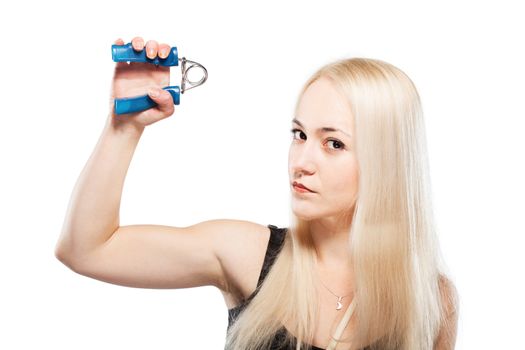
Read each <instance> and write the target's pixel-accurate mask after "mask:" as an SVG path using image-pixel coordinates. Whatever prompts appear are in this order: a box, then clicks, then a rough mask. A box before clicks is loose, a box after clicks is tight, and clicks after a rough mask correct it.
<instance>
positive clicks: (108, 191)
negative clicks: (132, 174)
mask: <svg viewBox="0 0 525 350" xmlns="http://www.w3.org/2000/svg"><path fill="white" fill-rule="evenodd" d="M143 131H144V128H143V127H137V126H134V125H132V124H130V123H122V122H118V121H117V120H115V119H114V118H113V117H110V118H108V120H107V122H106V125H105V126H104V129H103V131H102V134H101V136H100V137H99V140H98V142H97V144H96V146H95V149H94V150H93V153H92V154H91V156H90V157H89V159H88V161H87V163H86V165H85V166H84V168H83V170H82V172H81V173H80V176H79V177H78V180H77V182H76V184H75V187H74V189H73V192H72V195H71V198H70V201H69V205H68V208H67V213H66V216H65V220H64V223H63V227H62V231H61V234H60V237H59V240H58V242H57V244H56V248H55V255H56V256H57V257H58V258H59V259H61V260H67V261H68V262H71V263H73V262H76V261H79V260H81V259H82V258H83V257H84V256H86V254H87V253H89V252H90V251H92V250H93V249H95V248H96V247H98V246H99V245H101V244H103V243H104V242H106V241H107V240H108V239H109V238H110V237H111V235H112V234H113V232H115V230H116V229H117V228H118V227H119V210H120V200H121V196H122V188H123V186H124V180H125V178H126V173H127V170H128V168H129V164H130V163H131V159H132V157H133V153H134V152H135V148H136V147H137V144H138V142H139V140H140V137H141V135H142V133H143Z"/></svg>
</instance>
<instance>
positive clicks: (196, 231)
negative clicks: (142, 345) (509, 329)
mask: <svg viewBox="0 0 525 350" xmlns="http://www.w3.org/2000/svg"><path fill="white" fill-rule="evenodd" d="M115 43H116V44H120V45H122V44H123V41H122V40H120V39H119V40H117V41H116V42H115ZM132 44H133V47H134V48H135V49H136V50H142V49H144V41H143V40H142V38H140V37H136V38H134V39H133V40H132ZM145 48H146V50H147V54H148V56H149V57H150V58H154V57H155V55H157V54H158V55H159V56H160V57H161V58H163V57H166V55H167V54H168V53H169V46H168V45H166V44H158V43H157V42H156V41H154V40H150V41H148V42H147V43H146V45H145ZM168 84H169V69H168V68H165V67H155V66H153V65H148V64H144V63H130V64H127V63H117V64H116V69H115V75H114V80H113V87H112V95H111V100H110V108H112V101H113V99H114V98H117V97H124V96H133V95H138V94H141V93H143V91H144V90H145V89H146V88H150V87H159V86H166V85H168ZM155 90H156V91H157V92H158V93H159V94H158V95H154V94H153V93H150V96H151V98H152V99H154V100H155V101H156V102H157V104H158V107H156V108H152V109H149V110H146V111H143V112H140V113H135V114H134V115H133V116H131V117H130V116H129V115H128V116H126V117H121V116H118V115H114V114H113V113H112V112H111V113H110V115H109V118H108V120H107V123H106V126H105V128H104V131H103V133H102V136H101V138H100V139H99V142H98V144H97V146H96V148H95V151H94V153H93V155H92V156H91V158H90V159H89V161H88V163H87V165H86V167H85V168H84V170H83V172H82V174H81V176H80V178H79V180H78V182H77V184H76V187H75V190H74V192H73V196H72V199H71V202H70V205H69V210H68V213H67V216H66V221H65V224H64V228H63V231H62V234H61V237H60V238H59V241H58V243H57V248H56V256H57V257H58V258H59V259H60V260H61V261H62V262H63V263H65V264H66V265H67V266H69V267H70V268H72V269H73V270H75V271H77V272H78V273H81V274H84V275H87V276H90V277H93V278H97V279H100V280H104V281H108V282H111V283H116V284H121V285H127V286H134V287H145V288H189V287H197V286H203V285H214V286H216V287H217V288H219V289H220V290H221V292H222V293H223V295H224V297H225V301H226V304H227V306H228V308H229V325H228V332H227V337H226V348H227V349H232V350H241V349H242V350H245V349H303V348H305V349H307V348H310V349H316V350H318V349H325V348H326V349H335V348H337V349H363V348H366V349H409V350H416V349H417V350H421V349H436V350H447V349H453V348H454V343H455V337H456V329H457V316H458V312H457V309H458V296H457V292H456V290H455V288H454V285H453V283H452V282H451V280H450V279H449V278H448V277H447V276H446V274H445V264H444V261H443V259H442V257H441V253H440V248H439V243H438V239H437V235H436V232H435V226H434V222H433V220H434V218H433V213H432V204H431V191H430V179H429V172H428V163H427V151H426V139H425V130H424V121H423V114H422V110H421V105H420V100H419V96H418V93H417V91H416V89H415V87H414V85H413V83H412V81H411V80H410V79H409V78H408V77H407V76H406V75H405V74H404V73H403V72H402V71H401V70H399V69H398V68H396V67H394V66H392V65H390V64H388V63H386V62H383V61H379V60H374V59H365V58H352V59H345V60H339V61H336V62H332V63H330V64H327V65H326V66H324V67H321V68H320V69H319V70H318V71H317V72H315V74H314V75H313V76H312V77H311V78H310V79H309V80H308V81H307V82H306V84H305V85H304V87H303V89H302V91H301V92H300V94H299V98H298V100H297V105H296V108H295V114H294V117H293V120H292V130H291V131H292V136H293V139H292V143H291V145H290V150H289V169H288V170H289V178H290V189H291V191H292V194H293V195H292V197H291V198H292V200H291V209H292V213H291V215H292V218H293V222H292V225H291V227H290V228H278V227H276V226H273V225H260V224H257V223H253V222H248V221H243V220H226V219H224V220H209V221H205V222H201V223H198V224H195V225H192V226H189V227H183V228H179V227H168V226H159V225H131V226H123V227H119V220H118V211H119V202H120V197H121V191H122V185H123V182H124V178H125V174H126V171H127V168H128V166H129V163H130V161H131V157H132V155H133V152H134V149H135V147H136V145H137V143H138V140H139V139H140V135H141V134H142V132H143V130H144V128H145V127H146V126H147V125H150V124H152V123H154V122H156V121H158V120H161V119H163V118H166V117H168V116H170V115H172V114H173V112H174V107H173V100H172V99H171V96H170V94H169V93H168V92H166V91H163V90H161V89H158V88H157V89H155ZM152 92H154V91H152ZM88 194H89V195H88ZM146 262H147V263H146Z"/></svg>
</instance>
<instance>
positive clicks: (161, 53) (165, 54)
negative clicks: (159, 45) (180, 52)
mask: <svg viewBox="0 0 525 350" xmlns="http://www.w3.org/2000/svg"><path fill="white" fill-rule="evenodd" d="M160 56H162V57H166V56H168V50H166V49H164V50H161V51H160Z"/></svg>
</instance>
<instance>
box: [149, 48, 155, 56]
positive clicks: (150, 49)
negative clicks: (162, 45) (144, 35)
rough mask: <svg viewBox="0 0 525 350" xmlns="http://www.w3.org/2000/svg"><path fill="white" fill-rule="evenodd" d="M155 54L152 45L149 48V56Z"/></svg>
mask: <svg viewBox="0 0 525 350" xmlns="http://www.w3.org/2000/svg"><path fill="white" fill-rule="evenodd" d="M153 55H155V50H153V48H152V47H150V48H149V49H148V56H150V57H152V56H153Z"/></svg>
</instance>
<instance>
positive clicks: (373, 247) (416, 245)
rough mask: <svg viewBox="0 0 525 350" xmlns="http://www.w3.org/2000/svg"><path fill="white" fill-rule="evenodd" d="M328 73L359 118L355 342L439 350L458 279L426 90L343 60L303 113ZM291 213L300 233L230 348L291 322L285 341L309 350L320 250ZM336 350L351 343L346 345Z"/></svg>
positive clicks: (375, 65) (290, 239)
mask: <svg viewBox="0 0 525 350" xmlns="http://www.w3.org/2000/svg"><path fill="white" fill-rule="evenodd" d="M320 77H324V78H328V79H330V80H331V81H332V82H333V84H334V86H335V87H336V88H337V89H339V91H341V92H342V93H343V96H345V97H346V100H347V102H348V105H349V107H350V109H351V111H352V114H353V116H354V117H355V124H354V125H355V140H354V142H355V143H354V149H355V154H356V157H357V160H358V164H359V184H358V195H357V198H356V201H355V207H353V208H348V212H345V213H341V219H342V220H351V222H352V225H351V229H350V231H349V232H348V235H349V239H350V246H349V247H348V249H349V252H350V256H351V257H352V258H351V261H349V262H348V263H349V267H351V268H352V270H353V272H354V278H355V281H354V282H355V292H354V300H355V301H356V307H355V311H354V316H355V317H356V319H357V321H358V322H357V323H356V329H355V331H354V332H353V334H352V344H354V343H357V344H370V345H369V346H370V349H372V350H373V349H383V350H385V349H406V350H427V349H428V350H431V349H432V348H433V344H434V342H435V340H436V337H437V334H438V332H439V328H440V326H441V325H442V323H443V322H444V321H445V317H444V315H445V305H444V304H445V302H444V299H443V295H444V294H443V289H444V286H445V285H447V286H448V285H449V284H448V282H450V281H451V279H450V278H449V277H447V275H448V273H447V272H446V270H447V267H446V265H445V263H444V259H443V257H442V254H441V250H440V245H439V241H438V237H437V233H436V225H435V223H434V213H433V208H432V193H431V187H430V177H429V165H428V158H427V149H426V135H425V126H424V120H423V112H422V107H421V102H420V98H419V95H418V93H417V90H416V88H415V86H414V84H413V82H412V81H411V80H410V78H409V77H408V76H407V75H406V74H405V73H404V72H402V71H401V70H400V69H398V68H396V67H395V66H393V65H391V64H389V63H386V62H384V61H381V60H377V59H370V58H350V59H341V60H337V61H334V62H331V63H329V64H326V65H325V66H323V67H321V68H320V69H318V70H317V71H316V72H315V73H314V74H313V75H312V76H311V77H310V78H309V79H308V80H307V81H306V83H305V84H304V86H303V88H302V89H301V91H300V93H299V98H298V99H297V104H296V106H295V109H296V110H297V106H298V104H299V100H300V97H301V96H302V94H303V93H304V92H305V90H306V89H307V88H308V86H309V85H310V84H311V83H313V82H314V81H315V80H316V79H318V78H320ZM290 215H291V217H292V224H291V227H289V228H288V230H287V234H286V237H285V241H284V245H283V247H282V249H281V251H280V253H279V255H278V256H277V258H276V260H275V262H274V264H273V266H272V268H271V269H270V271H269V273H268V275H267V277H266V279H265V280H264V282H263V283H262V285H261V286H260V288H258V291H257V295H256V296H255V298H253V299H252V300H251V301H250V303H249V304H248V305H247V306H246V308H245V309H244V310H243V311H242V312H241V313H240V314H239V316H238V318H237V320H236V322H235V323H234V324H233V325H232V326H231V328H230V329H229V330H228V333H227V337H226V349H228V350H260V349H268V348H269V346H270V344H271V343H272V341H273V339H274V337H275V334H276V333H277V332H278V331H279V330H281V329H282V327H283V324H285V323H286V324H287V325H288V326H289V327H291V329H289V331H290V332H285V335H286V337H285V339H284V342H285V343H288V344H294V343H295V344H296V349H297V350H299V349H302V348H306V349H310V347H309V346H307V345H309V344H312V340H313V337H314V331H315V327H316V323H315V322H316V320H317V316H318V314H317V308H318V305H319V303H318V301H319V294H318V291H317V289H316V287H315V284H314V278H313V277H314V276H315V275H314V274H313V273H312V271H314V264H315V261H316V257H315V249H314V246H313V242H312V239H311V236H310V233H309V232H310V231H309V224H308V222H307V221H304V220H301V219H299V218H298V217H296V216H295V215H294V214H293V213H291V214H290ZM454 300H455V299H454ZM332 329H333V328H332ZM331 335H332V336H333V334H331ZM294 336H295V337H296V339H297V342H294V339H293V337H294ZM336 340H340V339H336ZM337 348H338V349H348V348H349V345H348V343H345V342H340V343H339V344H338V346H337Z"/></svg>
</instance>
